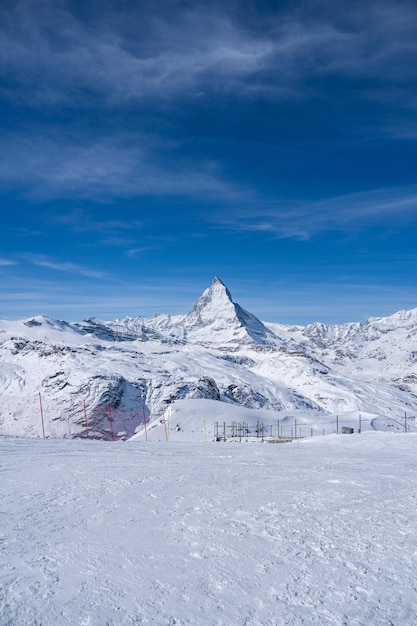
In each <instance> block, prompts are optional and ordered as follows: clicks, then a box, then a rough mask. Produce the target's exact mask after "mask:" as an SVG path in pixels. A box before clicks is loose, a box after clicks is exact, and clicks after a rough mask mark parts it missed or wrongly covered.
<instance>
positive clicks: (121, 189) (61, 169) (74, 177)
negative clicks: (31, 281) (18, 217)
mask: <svg viewBox="0 0 417 626" xmlns="http://www.w3.org/2000/svg"><path fill="white" fill-rule="evenodd" d="M55 130H56V129H55ZM138 143H139V144H140V137H136V136H134V135H132V136H130V137H129V138H127V137H126V136H125V135H124V134H123V135H114V136H106V137H101V138H94V137H86V138H84V139H82V138H81V137H70V136H68V135H67V134H66V133H64V132H62V131H61V132H57V131H56V132H55V133H54V136H53V137H48V136H46V137H42V136H41V135H40V134H36V135H34V134H32V135H22V134H17V133H14V134H9V135H7V136H6V137H5V138H3V139H2V140H1V141H0V150H1V152H2V153H3V154H7V155H8V158H7V159H3V160H2V162H1V163H0V182H2V183H3V185H5V186H7V185H8V186H13V185H14V186H16V185H17V186H20V187H21V188H22V189H26V193H27V194H28V195H29V196H31V197H32V198H33V199H48V198H54V197H63V196H65V197H73V198H77V197H78V198H80V197H88V198H90V199H100V200H105V199H109V198H110V199H111V198H113V197H115V196H117V197H122V198H123V197H124V198H129V197H132V196H141V195H143V196H145V195H156V196H164V195H172V196H196V195H199V194H204V195H209V196H211V197H222V198H226V197H228V198H232V197H236V198H237V197H238V196H239V193H242V192H241V191H239V190H237V189H235V188H234V187H233V185H231V184H229V183H227V182H226V181H224V180H222V176H221V174H220V172H219V168H218V166H217V165H216V164H215V163H213V162H207V161H206V162H205V163H204V162H199V163H198V165H196V164H195V163H192V162H190V161H189V160H188V159H185V158H182V159H178V158H175V157H176V155H175V153H173V154H171V156H169V154H168V153H167V154H165V155H163V156H162V155H161V154H159V153H158V150H160V148H159V147H158V148H155V151H154V150H152V148H150V147H149V140H147V144H148V147H146V148H141V147H138V146H137V144H138Z"/></svg>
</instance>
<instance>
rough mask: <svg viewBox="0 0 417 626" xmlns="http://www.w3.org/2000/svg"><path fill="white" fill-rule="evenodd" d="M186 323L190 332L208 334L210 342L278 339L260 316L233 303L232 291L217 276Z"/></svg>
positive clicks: (264, 341) (268, 341) (187, 317)
mask: <svg viewBox="0 0 417 626" xmlns="http://www.w3.org/2000/svg"><path fill="white" fill-rule="evenodd" d="M183 324H184V326H185V328H186V329H187V330H188V331H189V332H192V333H197V335H198V339H199V340H202V337H200V335H201V333H203V334H204V335H207V339H208V340H209V341H210V343H211V342H213V341H214V342H215V343H218V342H220V343H222V342H224V341H225V342H226V343H228V342H229V341H230V340H232V339H233V341H236V340H240V341H242V340H243V341H244V340H245V339H246V340H247V339H250V340H252V341H255V342H256V343H262V344H264V343H268V344H270V343H272V344H275V343H276V342H277V337H275V336H274V335H273V333H271V331H269V330H268V329H267V328H266V327H265V326H264V325H263V324H262V322H261V321H260V320H258V318H257V317H255V316H254V315H252V313H249V312H248V311H245V309H242V307H240V306H239V305H238V304H235V303H234V302H233V300H232V296H231V294H230V291H229V290H228V288H227V287H226V285H225V284H224V283H223V281H222V280H220V278H219V277H218V276H215V277H214V278H213V281H212V283H211V285H210V287H209V288H208V289H206V290H205V291H204V292H203V294H202V295H201V296H200V298H199V299H198V300H197V302H196V303H195V305H194V307H193V309H192V311H191V312H190V313H189V314H188V315H187V316H186V317H185V319H184V322H183ZM213 333H214V334H213Z"/></svg>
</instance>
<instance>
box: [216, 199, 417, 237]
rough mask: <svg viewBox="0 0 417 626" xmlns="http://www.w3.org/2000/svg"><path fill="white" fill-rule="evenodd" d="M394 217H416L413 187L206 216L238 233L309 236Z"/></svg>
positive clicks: (258, 205) (264, 205)
mask: <svg viewBox="0 0 417 626" xmlns="http://www.w3.org/2000/svg"><path fill="white" fill-rule="evenodd" d="M393 218H395V222H396V223H400V222H404V221H405V222H407V221H410V220H411V221H416V220H417V187H406V188H390V189H377V190H373V191H368V192H361V193H354V194H348V195H344V196H336V197H333V198H328V199H325V200H321V201H316V202H302V201H296V200H294V201H293V202H291V203H290V202H286V203H281V204H279V203H262V202H261V201H260V202H257V203H255V204H253V205H251V206H248V205H245V206H241V207H240V208H239V210H238V211H230V212H224V213H223V212H222V213H216V214H215V215H212V216H209V219H210V221H211V223H213V224H215V225H216V226H219V227H221V228H225V227H226V228H230V229H231V230H234V231H240V232H252V233H253V232H258V233H265V234H269V235H270V236H272V237H278V238H293V239H301V240H302V239H309V238H310V237H312V236H313V235H315V234H317V233H320V232H323V231H331V230H333V231H341V232H343V231H355V230H358V229H362V228H363V227H364V226H367V225H370V224H373V223H381V220H382V221H383V222H384V220H388V219H391V220H392V219H393Z"/></svg>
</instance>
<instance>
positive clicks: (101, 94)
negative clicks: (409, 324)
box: [0, 0, 417, 324]
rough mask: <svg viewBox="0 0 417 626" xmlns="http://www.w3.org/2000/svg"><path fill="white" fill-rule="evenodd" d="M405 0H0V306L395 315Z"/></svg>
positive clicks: (408, 266)
mask: <svg viewBox="0 0 417 626" xmlns="http://www.w3.org/2000/svg"><path fill="white" fill-rule="evenodd" d="M416 112H417V4H416V3H415V1H414V0H412V1H403V0H395V1H394V0H392V1H385V0H367V2H363V1H360V2H356V1H355V0H349V1H346V2H345V1H344V0H292V1H291V0H288V1H283V2H279V1H278V2H277V1H276V2H269V1H267V0H239V1H238V0H228V2H224V0H223V2H217V1H216V0H204V1H200V2H194V1H192V0H182V1H180V0H162V1H158V0H152V1H151V0H149V1H148V0H141V2H135V1H133V0H112V1H109V0H88V1H85V0H83V1H79V0H2V1H1V3H0V153H1V159H0V203H1V208H2V212H1V214H2V228H1V231H0V233H1V234H0V318H6V319H22V318H26V317H31V316H34V315H38V314H43V315H48V316H51V317H55V318H58V319H65V320H67V321H76V320H81V319H84V318H87V317H91V316H95V317H98V318H101V319H115V318H119V317H125V316H128V315H129V316H132V317H136V316H148V315H152V314H156V313H168V314H179V313H187V312H188V311H189V310H190V309H191V308H192V306H193V304H194V302H195V300H196V299H197V298H198V297H199V296H200V295H201V293H202V291H204V289H206V288H207V287H208V286H209V285H210V283H211V281H212V279H213V277H214V276H219V277H220V278H221V279H222V281H223V282H224V283H225V284H226V285H227V287H228V288H229V290H230V291H231V294H232V297H233V300H234V301H235V302H238V303H239V304H240V305H241V306H243V307H244V308H246V309H247V310H249V311H251V312H252V313H254V314H255V315H256V316H257V317H259V318H260V319H262V320H264V321H274V322H282V323H288V324H307V323H310V322H314V321H321V322H325V323H343V322H348V321H365V320H366V319H367V318H369V317H370V316H384V315H390V314H392V313H394V312H396V311H398V310H402V309H410V308H415V307H417V280H416V276H417V249H416V243H417V237H416V235H417V168H416V165H417V158H416V157H417V151H416V148H417V116H416Z"/></svg>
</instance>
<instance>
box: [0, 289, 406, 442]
mask: <svg viewBox="0 0 417 626" xmlns="http://www.w3.org/2000/svg"><path fill="white" fill-rule="evenodd" d="M0 391H1V406H0V434H3V435H4V434H7V435H29V436H40V435H42V434H43V433H42V430H41V428H43V432H44V433H45V434H46V435H50V436H54V437H64V436H65V437H66V436H71V437H74V436H83V437H85V436H87V434H88V436H90V437H96V438H110V437H114V438H120V437H123V438H127V437H129V436H131V435H133V434H134V432H135V431H137V429H138V428H141V427H143V424H144V421H145V423H146V420H149V421H152V420H157V419H160V418H161V416H162V415H163V414H164V412H165V411H166V409H167V407H170V406H171V405H172V403H174V402H175V400H185V399H196V398H205V399H211V400H217V401H220V402H223V403H228V404H235V405H239V406H242V407H245V408H250V409H260V408H262V409H267V410H271V411H283V410H284V411H285V410H287V411H293V410H300V409H301V410H303V411H305V412H306V413H308V412H309V411H314V412H315V413H317V412H320V413H322V414H324V415H325V414H326V413H328V414H330V413H341V414H342V413H344V412H346V413H347V412H349V411H365V412H368V413H372V414H379V415H384V416H389V417H394V418H398V417H401V416H403V415H404V414H405V413H408V414H409V415H415V414H416V413H417V309H413V310H411V311H401V312H399V313H396V314H394V315H392V316H390V317H385V318H371V319H369V320H368V321H367V322H366V323H364V324H360V323H349V324H339V325H325V324H321V323H314V324H310V325H308V326H305V327H304V326H289V325H283V324H278V323H263V322H261V321H260V320H259V319H258V318H257V317H255V315H253V314H252V313H249V312H248V311H246V310H245V309H243V308H242V307H240V306H239V304H236V303H234V302H233V300H232V297H231V295H230V292H229V290H228V289H227V287H226V286H225V285H224V284H223V282H222V281H221V280H220V279H219V278H217V277H215V278H214V280H213V282H212V284H211V286H210V287H209V288H208V289H206V290H205V291H204V293H203V294H202V295H201V297H200V298H199V299H198V300H197V302H196V303H195V305H194V307H193V309H192V311H191V312H190V313H188V314H186V315H180V316H169V315H154V316H152V317H148V318H144V317H136V318H131V317H126V318H125V319H119V320H114V321H101V320H98V319H96V318H91V319H87V320H84V321H82V322H79V323H69V322H66V321H59V320H55V319H51V318H48V317H43V316H38V317H34V318H31V319H27V320H20V321H6V320H3V321H0ZM40 418H42V420H43V425H42V426H41V421H40ZM109 424H110V427H109Z"/></svg>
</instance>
